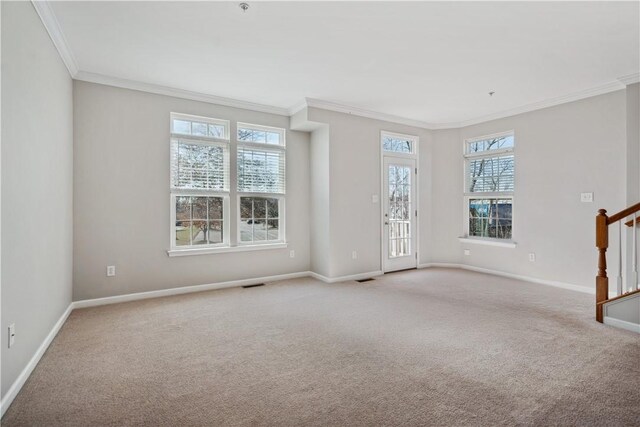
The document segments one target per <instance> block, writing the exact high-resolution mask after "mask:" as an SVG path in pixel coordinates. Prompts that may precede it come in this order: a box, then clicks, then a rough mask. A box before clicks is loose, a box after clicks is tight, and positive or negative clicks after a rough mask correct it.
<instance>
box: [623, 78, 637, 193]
mask: <svg viewBox="0 0 640 427" xmlns="http://www.w3.org/2000/svg"><path fill="white" fill-rule="evenodd" d="M626 94H627V204H628V205H633V204H635V203H638V202H640V83H635V84H632V85H628V86H627V89H626Z"/></svg>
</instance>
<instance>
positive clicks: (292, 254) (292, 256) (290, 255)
mask: <svg viewBox="0 0 640 427" xmlns="http://www.w3.org/2000/svg"><path fill="white" fill-rule="evenodd" d="M295 257H296V251H294V250H293V249H292V250H290V251H289V258H295Z"/></svg>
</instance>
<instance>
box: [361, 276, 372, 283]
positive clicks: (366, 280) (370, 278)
mask: <svg viewBox="0 0 640 427" xmlns="http://www.w3.org/2000/svg"><path fill="white" fill-rule="evenodd" d="M372 280H376V279H374V278H373V277H369V278H368V279H360V280H356V282H358V283H364V282H370V281H372Z"/></svg>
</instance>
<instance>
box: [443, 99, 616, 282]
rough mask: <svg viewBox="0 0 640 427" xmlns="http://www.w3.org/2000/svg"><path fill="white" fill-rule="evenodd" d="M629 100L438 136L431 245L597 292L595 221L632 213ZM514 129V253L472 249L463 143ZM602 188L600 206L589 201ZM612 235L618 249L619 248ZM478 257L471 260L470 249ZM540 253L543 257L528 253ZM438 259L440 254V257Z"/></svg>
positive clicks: (568, 107) (466, 259)
mask: <svg viewBox="0 0 640 427" xmlns="http://www.w3.org/2000/svg"><path fill="white" fill-rule="evenodd" d="M625 129H626V96H625V91H623V90H621V91H616V92H613V93H609V94H606V95H601V96H596V97H592V98H588V99H584V100H580V101H576V102H572V103H568V104H563V105H559V106H555V107H550V108H545V109H542V110H538V111H533V112H529V113H525V114H520V115H517V116H513V117H508V118H504V119H500V120H494V121H490V122H486V123H481V124H477V125H473V126H468V127H465V128H462V129H459V130H443V131H436V132H435V136H434V138H435V145H436V147H434V153H435V154H434V158H435V159H437V162H438V163H440V164H441V165H440V166H438V167H436V168H435V169H434V187H435V188H437V193H435V195H434V199H433V206H434V209H435V211H434V215H435V216H434V224H437V227H438V230H437V231H436V236H435V239H434V240H433V242H432V244H433V247H434V248H438V251H440V250H442V255H441V259H442V260H444V261H447V262H462V263H465V264H469V265H472V266H476V267H481V268H487V269H492V270H499V271H504V272H508V273H513V274H519V275H525V276H530V277H534V278H538V279H544V280H551V281H558V282H565V283H570V284H574V285H579V286H585V287H588V288H593V285H594V276H595V274H596V267H597V263H596V251H595V247H594V245H595V243H594V242H595V240H594V239H595V237H594V236H595V229H594V217H595V215H596V213H597V210H598V209H599V208H606V209H607V210H609V212H615V211H618V210H620V209H623V208H625V207H626V177H625V173H624V171H625V169H626V131H625ZM508 130H514V132H515V137H516V148H515V153H516V163H515V164H516V177H515V179H516V181H515V182H516V184H515V185H516V188H515V196H514V200H515V205H514V240H515V241H516V242H517V244H518V245H517V247H516V248H515V249H511V248H502V247H491V246H484V245H478V244H466V243H460V242H458V241H457V237H458V236H460V235H462V233H463V229H464V228H463V225H464V222H463V221H464V211H463V176H464V175H463V166H462V165H463V163H462V155H463V140H464V139H465V138H471V137H476V136H482V135H488V134H492V133H497V132H501V131H508ZM581 192H594V203H581V202H580V193H581ZM615 244H617V243H615V239H613V238H612V240H611V246H613V245H615ZM465 248H468V249H470V250H471V255H470V256H464V255H462V252H463V249H465ZM530 252H534V253H535V254H536V258H537V259H536V261H535V262H530V261H529V260H528V254H529V253H530ZM434 258H435V259H438V258H440V256H438V255H436V256H435V257H434Z"/></svg>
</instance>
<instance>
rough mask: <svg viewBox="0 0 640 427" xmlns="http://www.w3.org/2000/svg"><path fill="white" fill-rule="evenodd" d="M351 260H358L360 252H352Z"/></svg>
mask: <svg viewBox="0 0 640 427" xmlns="http://www.w3.org/2000/svg"><path fill="white" fill-rule="evenodd" d="M351 259H358V252H356V251H353V252H351Z"/></svg>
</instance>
